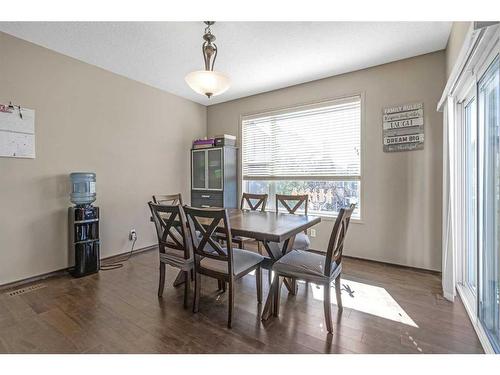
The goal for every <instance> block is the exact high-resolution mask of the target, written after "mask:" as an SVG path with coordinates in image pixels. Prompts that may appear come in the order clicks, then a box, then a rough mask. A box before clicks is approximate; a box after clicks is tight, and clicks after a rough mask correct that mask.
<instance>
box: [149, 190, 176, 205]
mask: <svg viewBox="0 0 500 375" xmlns="http://www.w3.org/2000/svg"><path fill="white" fill-rule="evenodd" d="M153 202H154V203H156V204H165V205H167V206H175V205H177V204H180V205H181V206H182V196H181V193H179V194H157V195H153Z"/></svg>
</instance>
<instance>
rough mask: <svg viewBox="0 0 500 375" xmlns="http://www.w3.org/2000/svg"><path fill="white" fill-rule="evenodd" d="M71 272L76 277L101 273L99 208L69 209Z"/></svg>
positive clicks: (79, 207) (81, 207) (80, 207)
mask: <svg viewBox="0 0 500 375" xmlns="http://www.w3.org/2000/svg"><path fill="white" fill-rule="evenodd" d="M68 216H69V217H68V219H69V220H68V223H69V257H70V265H73V264H74V266H73V267H72V268H70V272H71V274H72V275H73V276H75V277H81V276H85V275H89V274H92V273H95V272H98V271H99V264H100V260H99V259H100V257H99V207H94V206H91V205H87V206H76V207H69V209H68Z"/></svg>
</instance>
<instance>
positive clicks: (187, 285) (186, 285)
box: [184, 271, 191, 309]
mask: <svg viewBox="0 0 500 375" xmlns="http://www.w3.org/2000/svg"><path fill="white" fill-rule="evenodd" d="M190 273H191V271H186V272H184V274H185V276H186V281H185V283H184V308H185V309H187V307H188V298H189V291H190V290H191V277H190Z"/></svg>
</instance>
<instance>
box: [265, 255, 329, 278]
mask: <svg viewBox="0 0 500 375" xmlns="http://www.w3.org/2000/svg"><path fill="white" fill-rule="evenodd" d="M325 262H326V254H325V255H321V254H316V253H312V252H310V251H303V250H292V251H290V252H289V253H287V254H286V255H284V256H283V257H281V258H280V259H278V260H277V261H276V262H275V263H274V265H273V271H275V272H278V273H279V274H281V275H286V276H290V277H295V278H297V279H304V280H311V281H315V280H329V279H331V278H332V277H334V276H335V275H336V274H337V272H338V271H339V270H338V269H337V263H335V262H332V268H331V271H330V275H329V276H327V275H325Z"/></svg>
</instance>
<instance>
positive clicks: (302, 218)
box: [151, 208, 321, 320]
mask: <svg viewBox="0 0 500 375" xmlns="http://www.w3.org/2000/svg"><path fill="white" fill-rule="evenodd" d="M227 212H228V217H229V225H230V226H231V234H232V236H233V237H236V236H238V237H247V238H252V239H255V240H257V241H260V242H261V243H262V244H263V246H264V248H265V249H266V252H267V255H268V257H266V258H265V259H264V261H263V263H262V266H263V268H267V269H268V270H270V269H271V268H272V265H273V263H274V262H275V261H277V260H278V259H279V258H281V257H282V256H283V255H285V254H286V253H287V252H288V251H290V250H292V249H293V242H294V240H295V236H296V235H297V234H299V233H300V232H303V231H305V230H307V229H308V228H310V227H312V226H313V225H316V224H318V223H319V222H320V221H321V218H320V217H318V216H311V215H297V214H293V215H292V214H288V213H284V212H283V213H282V212H278V213H277V212H270V211H264V212H262V211H250V210H241V209H238V208H228V209H227ZM151 220H153V218H151ZM204 220H206V224H207V225H209V224H210V222H211V220H210V219H203V218H199V221H200V224H202V225H203V224H204ZM216 231H222V228H220V229H216ZM271 243H274V244H275V245H272V244H271ZM276 244H278V246H276ZM184 275H185V272H182V271H181V272H179V274H178V275H177V278H176V279H175V281H174V286H179V285H181V284H183V283H184V281H185V280H184V277H185V276H184ZM284 284H285V286H286V288H287V289H288V291H289V292H290V293H292V294H295V293H296V291H297V286H296V283H295V282H294V281H292V280H288V279H285V280H284ZM272 304H273V298H272V296H271V295H270V293H269V292H268V296H267V298H266V302H265V304H264V309H263V310H262V315H261V318H262V320H266V319H267V318H269V316H270V314H271V313H272V309H273V305H272Z"/></svg>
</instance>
